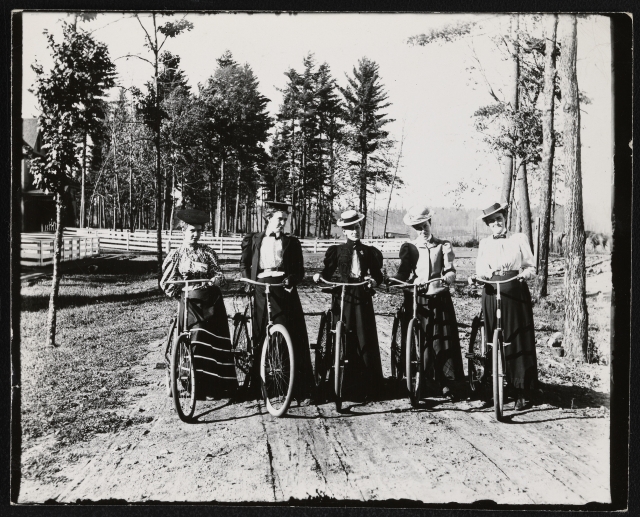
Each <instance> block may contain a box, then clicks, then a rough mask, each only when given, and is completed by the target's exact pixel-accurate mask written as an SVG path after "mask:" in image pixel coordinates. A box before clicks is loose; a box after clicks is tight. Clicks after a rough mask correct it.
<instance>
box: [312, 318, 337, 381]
mask: <svg viewBox="0 0 640 517" xmlns="http://www.w3.org/2000/svg"><path fill="white" fill-rule="evenodd" d="M332 316H333V315H332V313H331V311H330V310H328V311H326V312H323V313H322V315H321V316H320V326H319V327H318V340H317V341H316V360H315V363H316V369H315V373H314V377H315V379H314V380H315V383H316V387H317V388H321V387H322V385H323V384H324V381H325V380H326V377H327V371H328V370H329V369H330V366H329V364H330V358H329V355H330V353H331V350H332V348H331V325H332V323H333V322H332V320H333V318H332Z"/></svg>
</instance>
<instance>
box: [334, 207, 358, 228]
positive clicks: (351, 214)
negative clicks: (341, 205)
mask: <svg viewBox="0 0 640 517" xmlns="http://www.w3.org/2000/svg"><path fill="white" fill-rule="evenodd" d="M363 219H364V215H362V214H359V213H358V212H356V211H355V210H347V211H346V212H342V214H341V215H340V220H339V221H338V222H337V223H336V224H337V225H338V226H351V225H352V224H356V223H358V222H360V221H362V220H363Z"/></svg>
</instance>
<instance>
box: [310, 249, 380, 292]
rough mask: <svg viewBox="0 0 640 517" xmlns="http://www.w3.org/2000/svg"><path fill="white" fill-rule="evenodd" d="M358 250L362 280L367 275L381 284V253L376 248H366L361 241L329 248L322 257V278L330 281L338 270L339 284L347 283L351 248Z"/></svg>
mask: <svg viewBox="0 0 640 517" xmlns="http://www.w3.org/2000/svg"><path fill="white" fill-rule="evenodd" d="M354 246H355V247H356V249H357V250H358V258H359V259H360V270H361V272H362V278H364V277H365V276H367V275H371V277H372V278H373V279H374V280H375V281H376V282H377V283H378V284H381V283H382V280H383V277H382V271H381V269H382V253H380V250H378V248H374V247H373V246H367V245H366V244H363V243H362V242H361V241H356V242H355V243H354V241H347V242H345V243H344V244H338V245H336V246H330V247H329V249H328V250H327V253H326V254H325V256H324V269H323V270H322V278H324V279H325V280H331V277H332V275H333V273H334V271H335V270H336V269H337V270H338V275H339V276H340V282H344V283H347V282H349V274H350V273H351V263H352V260H353V247H354Z"/></svg>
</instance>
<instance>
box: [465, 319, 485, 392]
mask: <svg viewBox="0 0 640 517" xmlns="http://www.w3.org/2000/svg"><path fill="white" fill-rule="evenodd" d="M486 348H487V342H486V335H485V331H484V322H483V321H482V318H481V317H480V316H476V317H475V318H473V321H472V323H471V337H470V339H469V350H468V352H467V354H466V358H467V373H468V380H469V389H470V390H471V392H472V393H475V392H478V391H479V390H480V386H481V383H482V379H483V377H484V373H485V369H484V359H485V358H484V350H486Z"/></svg>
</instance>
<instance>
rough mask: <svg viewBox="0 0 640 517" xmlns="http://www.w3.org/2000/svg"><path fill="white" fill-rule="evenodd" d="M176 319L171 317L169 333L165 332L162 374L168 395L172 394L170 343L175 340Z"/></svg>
mask: <svg viewBox="0 0 640 517" xmlns="http://www.w3.org/2000/svg"><path fill="white" fill-rule="evenodd" d="M176 321H177V318H176V316H174V317H173V318H171V323H170V324H169V333H168V334H167V344H166V345H165V347H164V364H165V365H166V368H165V369H164V371H165V374H164V376H165V385H166V390H167V396H168V397H171V396H173V389H172V387H171V354H172V353H173V346H172V345H173V344H174V342H175V341H176Z"/></svg>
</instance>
